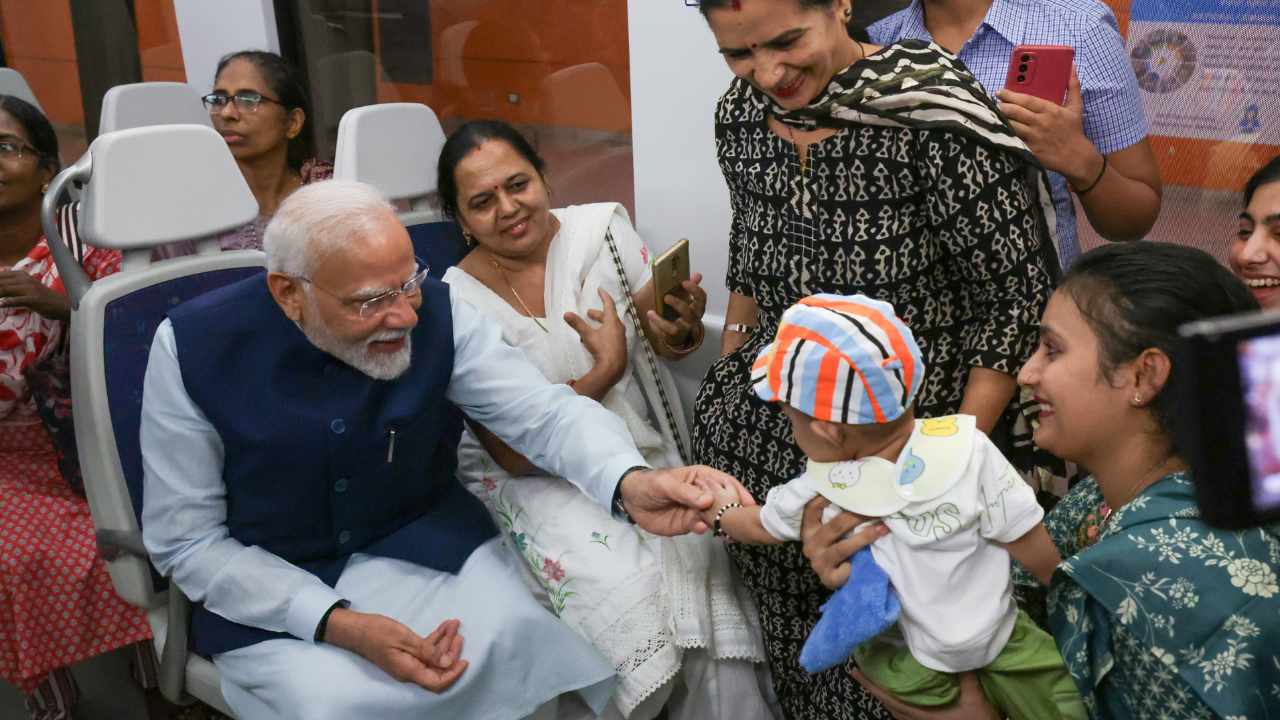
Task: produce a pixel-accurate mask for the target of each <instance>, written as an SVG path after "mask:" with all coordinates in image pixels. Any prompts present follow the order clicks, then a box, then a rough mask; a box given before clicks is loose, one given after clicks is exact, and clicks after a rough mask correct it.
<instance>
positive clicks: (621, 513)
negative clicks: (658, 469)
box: [611, 465, 653, 525]
mask: <svg viewBox="0 0 1280 720" xmlns="http://www.w3.org/2000/svg"><path fill="white" fill-rule="evenodd" d="M651 470H653V468H651V467H646V466H644V465H633V466H632V467H629V468H627V471H626V472H624V473H622V477H620V478H618V486H617V487H615V488H614V489H613V505H612V506H611V507H612V508H613V519H614V520H617V521H618V522H625V523H630V524H632V525H635V524H636V521H635V518H633V517H631V513H629V512H627V508H626V506H624V505H623V504H622V481H623V479H625V478H626V477H627V476H628V475H630V474H631V473H633V472H649V471H651Z"/></svg>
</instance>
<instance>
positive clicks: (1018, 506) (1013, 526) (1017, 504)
mask: <svg viewBox="0 0 1280 720" xmlns="http://www.w3.org/2000/svg"><path fill="white" fill-rule="evenodd" d="M974 434H975V435H976V436H977V437H976V439H975V441H974V442H975V446H974V448H973V459H972V460H970V461H969V462H970V463H980V464H979V465H978V466H977V471H978V488H979V490H978V499H979V502H980V503H981V505H980V507H979V513H980V521H981V524H980V525H979V528H978V533H979V534H980V535H982V537H984V538H987V539H988V540H994V541H996V542H1001V543H1007V542H1013V541H1014V540H1017V539H1018V538H1020V537H1022V536H1023V535H1026V534H1027V533H1028V532H1030V531H1031V529H1032V528H1034V527H1035V526H1036V525H1037V524H1039V522H1040V521H1041V520H1043V519H1044V508H1042V507H1040V503H1039V501H1037V500H1036V492H1035V490H1032V489H1031V486H1030V485H1028V484H1027V481H1025V480H1023V479H1022V476H1021V475H1019V474H1018V471H1017V470H1014V468H1013V466H1012V465H1010V464H1009V461H1008V460H1006V459H1005V457H1004V455H1003V454H1001V452H1000V450H999V448H997V447H996V446H995V445H993V444H992V443H991V440H990V439H988V438H987V436H986V435H985V434H983V433H974ZM970 487H972V486H970Z"/></svg>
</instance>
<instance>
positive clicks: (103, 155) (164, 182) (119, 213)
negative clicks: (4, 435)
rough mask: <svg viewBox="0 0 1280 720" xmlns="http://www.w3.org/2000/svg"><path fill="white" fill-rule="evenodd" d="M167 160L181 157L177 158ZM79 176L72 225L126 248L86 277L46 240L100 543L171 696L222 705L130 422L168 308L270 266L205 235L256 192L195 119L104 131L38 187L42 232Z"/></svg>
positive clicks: (236, 218) (97, 241)
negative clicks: (63, 315) (147, 541)
mask: <svg viewBox="0 0 1280 720" xmlns="http://www.w3.org/2000/svg"><path fill="white" fill-rule="evenodd" d="M174 157H181V158H183V160H184V162H181V163H174V162H171V159H172V158H174ZM73 181H79V182H81V183H83V192H82V200H81V202H80V206H79V218H78V222H77V226H78V228H79V234H80V238H81V239H82V241H83V242H84V243H85V244H87V245H90V246H93V247H97V248H102V249H109V250H119V251H121V252H122V253H123V255H124V261H123V262H122V264H121V272H119V273H117V274H115V275H111V276H108V277H105V278H102V279H100V280H98V281H96V282H93V283H91V284H90V283H89V282H88V280H87V278H86V277H85V275H84V272H83V271H82V270H81V269H80V268H79V266H78V265H76V264H75V261H74V258H73V257H72V256H71V254H70V251H69V250H68V249H67V248H66V246H65V245H62V244H61V243H59V242H56V241H55V242H53V243H51V250H52V252H53V254H54V257H55V260H56V261H57V263H58V269H59V272H60V274H61V275H62V276H63V280H64V284H65V285H66V287H67V291H68V294H69V295H70V297H71V299H72V303H73V307H74V310H73V312H72V317H71V329H70V332H71V359H72V362H71V373H72V377H71V380H72V407H73V412H74V417H75V424H76V439H77V444H78V449H79V454H80V463H81V471H82V473H83V475H84V482H85V491H86V495H87V496H88V500H89V509H90V513H91V514H92V516H93V521H94V525H95V528H96V529H97V531H98V540H99V548H100V550H102V551H103V555H104V557H106V558H108V565H107V567H108V571H109V572H110V575H111V581H112V585H113V586H114V587H115V590H116V592H117V593H118V594H119V595H120V597H122V598H123V599H124V600H126V601H127V602H129V603H131V604H134V605H138V606H140V607H144V608H147V609H148V610H149V613H148V619H149V620H150V621H151V623H152V627H153V630H154V631H155V633H156V645H157V650H158V651H159V652H160V653H161V656H162V660H161V670H160V674H161V679H162V690H164V691H165V693H166V696H169V697H170V699H179V698H181V696H182V688H183V686H184V684H185V685H186V686H187V687H189V688H191V690H192V692H193V693H194V694H195V695H196V696H197V697H199V698H200V699H201V700H204V701H206V702H208V703H210V704H213V705H214V706H215V707H219V708H220V709H224V711H225V710H226V703H225V701H223V699H222V697H221V695H220V693H219V692H218V681H217V673H216V670H215V669H214V668H213V665H212V664H211V663H209V662H208V661H207V660H205V659H203V658H198V657H194V656H193V657H190V658H188V657H187V654H186V620H185V613H186V611H187V607H186V603H185V599H184V598H182V596H181V594H180V593H178V592H177V589H176V588H168V589H167V590H166V588H165V586H164V584H163V583H156V582H155V580H156V575H155V573H154V569H153V567H152V566H151V564H150V561H149V560H148V559H147V557H146V550H145V548H144V547H143V546H142V541H141V509H142V494H143V472H142V452H141V448H140V445H139V437H138V433H139V427H140V424H141V410H142V387H143V378H144V377H145V375H146V365H147V360H148V357H149V354H150V346H151V341H152V338H153V336H154V334H155V331H156V328H157V326H158V325H159V324H160V322H161V321H162V320H163V319H164V316H165V314H166V313H167V312H168V311H169V310H170V309H171V308H173V307H174V306H176V305H178V304H180V303H182V302H184V301H186V300H189V299H191V298H194V297H197V296H199V295H201V294H203V293H204V292H208V291H209V290H212V289H215V288H217V287H221V286H223V285H227V284H229V283H232V282H236V281H238V280H240V279H243V278H245V277H248V276H249V275H252V274H255V273H261V272H263V271H264V269H265V256H264V255H263V254H262V253H261V252H257V251H249V250H242V251H234V252H218V247H217V240H216V239H211V238H212V237H213V236H216V235H217V234H218V233H220V232H224V231H226V230H229V229H232V228H235V227H238V226H240V225H243V224H245V223H247V222H250V221H251V220H253V218H255V217H256V216H257V214H258V205H257V201H256V200H255V199H254V197H253V194H252V193H251V192H250V191H249V188H248V186H247V185H246V184H245V181H244V178H243V176H242V175H241V174H240V170H239V168H238V166H237V165H236V163H235V160H234V158H232V157H231V153H230V151H229V150H228V149H227V146H226V143H225V142H224V141H223V140H222V138H221V136H219V135H218V134H217V133H216V132H214V131H213V129H212V128H209V127H203V126H200V125H194V124H183V125H164V126H156V127H141V128H135V129H129V130H122V131H118V132H112V133H107V134H104V135H101V136H99V137H98V138H97V139H96V140H95V141H94V142H93V144H92V145H90V147H89V151H88V152H87V153H86V154H85V156H84V157H83V158H81V159H80V161H78V162H77V163H76V164H75V165H73V166H72V167H70V168H68V169H67V170H65V171H63V172H62V173H61V174H59V175H58V177H57V178H55V180H54V182H53V183H52V184H51V190H52V191H54V192H50V193H48V195H47V196H46V197H47V199H46V203H45V207H44V213H43V215H44V217H43V219H44V221H45V227H46V232H48V228H49V227H50V223H51V222H52V216H53V213H54V212H55V211H56V207H55V201H54V199H53V198H54V197H55V196H56V194H57V191H60V190H61V189H62V188H64V187H66V186H67V185H69V184H70V183H71V182H73ZM49 237H54V238H56V237H57V235H56V234H55V235H50V236H49ZM182 240H196V241H197V254H195V255H191V256H187V257H179V258H174V259H170V260H164V261H161V262H157V263H152V262H151V261H150V254H151V248H152V247H154V246H156V245H162V244H165V243H169V242H177V241H182ZM175 618H176V619H175ZM175 638H176V639H175ZM166 677H167V678H168V680H167V681H166Z"/></svg>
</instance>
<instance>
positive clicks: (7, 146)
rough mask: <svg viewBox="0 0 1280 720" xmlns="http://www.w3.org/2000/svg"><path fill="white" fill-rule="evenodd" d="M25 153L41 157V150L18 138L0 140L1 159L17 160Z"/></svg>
mask: <svg viewBox="0 0 1280 720" xmlns="http://www.w3.org/2000/svg"><path fill="white" fill-rule="evenodd" d="M23 155H31V156H33V157H37V158H38V157H40V151H39V150H36V149H35V148H34V147H33V146H31V145H28V144H26V143H24V142H19V141H18V140H0V159H4V160H17V159H18V158H20V157H22V156H23Z"/></svg>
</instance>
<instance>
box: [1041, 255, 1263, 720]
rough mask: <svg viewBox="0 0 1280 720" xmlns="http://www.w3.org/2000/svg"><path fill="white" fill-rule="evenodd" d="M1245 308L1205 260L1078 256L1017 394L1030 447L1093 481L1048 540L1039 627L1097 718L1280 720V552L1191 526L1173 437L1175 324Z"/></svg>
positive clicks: (1193, 514) (1197, 523) (1195, 519)
mask: <svg viewBox="0 0 1280 720" xmlns="http://www.w3.org/2000/svg"><path fill="white" fill-rule="evenodd" d="M1257 307H1258V304H1257V300H1255V299H1254V298H1253V296H1252V295H1250V294H1249V292H1248V290H1247V289H1246V288H1245V287H1244V285H1243V283H1241V282H1240V281H1239V280H1238V279H1236V278H1235V277H1234V276H1233V275H1232V274H1231V273H1230V272H1229V271H1228V270H1227V269H1226V268H1224V267H1222V266H1221V265H1219V264H1218V263H1217V262H1215V261H1214V260H1213V259H1212V258H1210V257H1209V256H1208V255H1207V254H1205V253H1202V252H1200V251H1199V250H1192V249H1190V248H1185V247H1180V246H1175V245H1166V244H1161V243H1142V244H1133V245H1127V244H1126V245H1113V246H1109V247H1105V248H1101V249H1099V250H1095V251H1093V252H1091V253H1089V254H1087V255H1085V256H1084V257H1082V258H1081V260H1080V262H1079V263H1078V264H1077V265H1076V266H1074V267H1073V268H1072V271H1071V274H1070V275H1069V276H1068V279H1067V280H1066V282H1065V283H1064V284H1063V286H1062V288H1061V289H1060V290H1058V292H1057V293H1056V294H1055V295H1054V296H1053V298H1052V299H1051V300H1050V301H1049V306H1048V308H1047V309H1046V310H1045V315H1044V321H1043V322H1042V324H1041V342H1040V348H1039V350H1038V351H1037V352H1036V354H1035V355H1034V356H1033V357H1032V358H1031V360H1030V361H1029V362H1028V363H1027V364H1026V366H1025V367H1024V368H1023V369H1022V373H1021V375H1020V376H1019V381H1020V382H1021V383H1022V384H1023V385H1025V386H1029V387H1031V388H1032V389H1033V390H1034V391H1035V393H1036V396H1037V399H1039V400H1040V402H1041V405H1042V407H1043V408H1044V411H1043V412H1042V413H1041V417H1040V425H1039V427H1038V428H1037V430H1036V434H1035V439H1036V443H1037V444H1038V445H1040V446H1041V447H1043V448H1044V449H1046V450H1048V451H1050V452H1053V453H1055V454H1057V455H1059V456H1061V457H1063V458H1065V459H1067V460H1071V461H1074V462H1077V463H1079V464H1080V465H1081V466H1083V467H1087V468H1089V469H1090V470H1091V471H1092V473H1093V477H1092V478H1090V479H1088V480H1085V481H1084V482H1082V483H1080V484H1079V485H1078V486H1077V487H1076V488H1075V489H1074V490H1072V491H1071V492H1070V493H1069V494H1068V495H1067V497H1066V498H1065V499H1064V500H1063V501H1062V502H1061V503H1060V504H1059V505H1058V506H1057V507H1056V508H1055V509H1054V510H1053V511H1052V512H1051V513H1050V514H1049V515H1048V516H1047V517H1046V518H1045V525H1046V526H1047V527H1048V528H1049V532H1050V534H1051V535H1053V537H1054V540H1055V542H1056V543H1057V545H1058V550H1059V552H1060V553H1061V555H1062V557H1064V558H1067V559H1066V560H1064V561H1063V563H1062V565H1061V566H1060V567H1059V572H1058V574H1057V575H1056V576H1055V577H1054V580H1053V584H1052V585H1051V586H1050V589H1049V622H1050V625H1051V626H1052V629H1053V634H1054V638H1055V639H1056V640H1057V643H1058V648H1059V650H1061V651H1062V655H1063V657H1064V659H1066V661H1067V666H1068V667H1069V668H1070V669H1071V672H1072V675H1073V676H1074V678H1075V680H1076V683H1077V685H1078V686H1079V688H1080V692H1081V694H1082V695H1083V696H1084V698H1085V702H1086V704H1087V705H1089V707H1090V710H1091V712H1092V713H1093V715H1094V716H1095V717H1099V718H1140V719H1145V718H1216V717H1221V718H1231V717H1248V718H1255V717H1257V718H1261V717H1280V695H1277V691H1276V688H1277V686H1278V685H1277V683H1278V682H1280V587H1278V586H1277V581H1276V568H1277V566H1280V540H1278V538H1277V535H1276V534H1275V529H1274V528H1271V529H1258V530H1250V531H1246V532H1226V531H1222V530H1218V529H1215V528H1212V527H1209V526H1208V525H1206V524H1205V523H1204V522H1203V521H1202V520H1200V510H1199V507H1198V506H1197V504H1196V499H1195V487H1194V485H1193V480H1192V478H1191V475H1190V473H1188V472H1187V469H1186V465H1185V463H1184V462H1183V461H1182V459H1181V458H1179V456H1178V452H1179V448H1178V447H1177V445H1176V443H1175V441H1174V440H1173V438H1172V436H1171V433H1170V424H1171V420H1172V416H1173V414H1174V413H1175V412H1176V410H1175V408H1174V405H1173V403H1174V400H1173V398H1174V397H1176V396H1177V393H1178V388H1176V387H1174V385H1175V384H1176V378H1173V377H1171V372H1170V371H1171V369H1172V364H1171V360H1170V356H1171V355H1172V354H1173V347H1174V345H1175V343H1176V342H1177V337H1178V335H1177V328H1178V326H1179V325H1182V324H1183V323H1187V322H1191V321H1194V320H1199V319H1203V318H1209V317H1214V316H1216V315H1224V314H1229V313H1238V312H1244V311H1248V310H1253V309H1257ZM1222 371H1223V372H1234V371H1235V370H1234V369H1233V368H1222Z"/></svg>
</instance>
